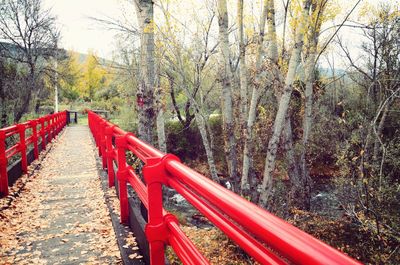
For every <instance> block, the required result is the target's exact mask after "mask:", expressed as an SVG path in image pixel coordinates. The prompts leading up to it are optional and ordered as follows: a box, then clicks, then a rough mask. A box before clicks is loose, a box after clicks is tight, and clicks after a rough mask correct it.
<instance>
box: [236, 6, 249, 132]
mask: <svg viewBox="0 0 400 265" xmlns="http://www.w3.org/2000/svg"><path fill="white" fill-rule="evenodd" d="M237 24H238V29H239V79H240V103H239V104H240V126H241V132H242V134H243V136H245V135H246V132H245V131H246V120H247V104H248V90H247V86H248V85H247V84H248V80H247V66H246V46H245V43H244V32H243V31H244V25H243V0H238V2H237Z"/></svg>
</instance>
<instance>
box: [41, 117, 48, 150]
mask: <svg viewBox="0 0 400 265" xmlns="http://www.w3.org/2000/svg"><path fill="white" fill-rule="evenodd" d="M39 121H40V137H41V138H42V150H46V130H45V127H44V123H45V119H44V118H43V117H42V118H40V119H39Z"/></svg>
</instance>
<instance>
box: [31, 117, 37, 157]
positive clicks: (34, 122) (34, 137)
mask: <svg viewBox="0 0 400 265" xmlns="http://www.w3.org/2000/svg"><path fill="white" fill-rule="evenodd" d="M31 124H32V141H33V155H34V157H35V159H38V158H39V146H38V133H37V125H38V120H32V121H31Z"/></svg>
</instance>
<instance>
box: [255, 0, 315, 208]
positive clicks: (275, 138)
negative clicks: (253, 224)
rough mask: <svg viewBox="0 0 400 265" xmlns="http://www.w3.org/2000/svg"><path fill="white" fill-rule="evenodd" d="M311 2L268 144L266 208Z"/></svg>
mask: <svg viewBox="0 0 400 265" xmlns="http://www.w3.org/2000/svg"><path fill="white" fill-rule="evenodd" d="M310 2H311V0H305V1H304V8H303V12H302V16H301V18H300V23H299V26H298V28H297V29H296V39H295V45H294V47H293V51H292V55H291V57H290V61H289V66H288V73H287V76H286V81H285V88H284V90H283V93H282V97H281V100H280V102H279V107H278V111H277V113H276V117H275V121H274V128H273V133H272V137H271V139H270V140H269V143H268V150H267V156H266V159H265V169H264V175H263V182H262V185H261V194H260V205H262V206H265V205H266V204H267V202H268V200H269V198H270V196H271V194H272V177H273V176H272V173H273V170H274V169H275V160H276V153H277V150H278V144H279V139H280V136H281V133H282V129H283V127H284V124H285V117H286V114H287V110H288V108H289V102H290V97H291V95H292V91H293V82H294V80H295V75H296V69H297V67H298V65H299V64H300V61H301V56H300V55H301V50H302V47H303V38H304V31H305V24H306V20H307V16H308V12H309V8H310V4H311V3H310Z"/></svg>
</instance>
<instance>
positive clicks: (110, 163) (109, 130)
mask: <svg viewBox="0 0 400 265" xmlns="http://www.w3.org/2000/svg"><path fill="white" fill-rule="evenodd" d="M113 129H114V126H107V127H106V129H105V131H104V133H105V136H106V153H107V172H108V187H113V186H114V174H115V173H114V148H113V144H112V138H113Z"/></svg>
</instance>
